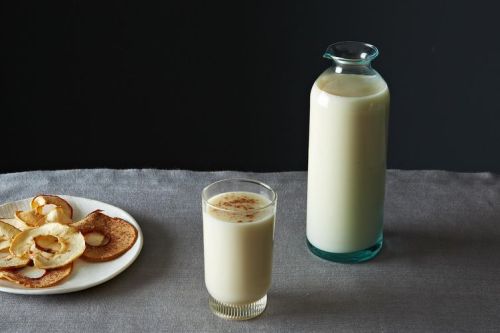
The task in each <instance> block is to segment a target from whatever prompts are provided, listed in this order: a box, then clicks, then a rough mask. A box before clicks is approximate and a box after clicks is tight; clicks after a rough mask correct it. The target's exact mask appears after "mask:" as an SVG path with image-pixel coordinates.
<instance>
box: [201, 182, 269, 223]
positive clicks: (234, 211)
mask: <svg viewBox="0 0 500 333" xmlns="http://www.w3.org/2000/svg"><path fill="white" fill-rule="evenodd" d="M236 181H237V182H242V183H251V184H255V185H259V186H262V187H263V188H265V189H266V190H268V191H270V192H271V194H272V199H271V202H270V203H268V204H267V205H265V206H262V207H259V208H254V209H249V210H245V211H244V212H241V213H242V214H243V213H245V214H248V212H258V211H261V210H264V209H267V208H269V207H271V206H274V205H275V204H276V200H277V199H278V194H277V193H276V191H275V190H273V189H272V188H271V186H269V185H267V184H266V183H263V182H261V181H258V180H253V179H248V178H227V179H221V180H218V181H216V182H213V183H211V184H209V185H207V186H205V187H204V188H203V190H202V191H201V199H202V201H203V203H204V204H206V205H207V206H209V207H211V208H212V209H215V210H220V211H224V212H230V213H240V211H237V210H232V209H226V208H221V207H217V206H214V205H212V204H211V203H209V202H208V200H209V199H210V198H207V191H208V190H209V189H210V188H211V187H212V186H215V185H217V184H220V183H225V182H236ZM257 194H258V193H257Z"/></svg>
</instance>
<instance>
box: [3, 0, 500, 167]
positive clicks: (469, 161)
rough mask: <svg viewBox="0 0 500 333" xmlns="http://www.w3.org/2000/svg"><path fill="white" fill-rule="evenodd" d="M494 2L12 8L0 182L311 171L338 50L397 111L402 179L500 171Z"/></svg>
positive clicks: (394, 161)
mask: <svg viewBox="0 0 500 333" xmlns="http://www.w3.org/2000/svg"><path fill="white" fill-rule="evenodd" d="M499 9H500V8H499V5H496V4H495V2H493V1H491V2H486V1H485V2H481V1H471V2H461V1H411V2H410V1H296V2H294V1H286V2H285V1H283V2H271V1H266V2H239V1H233V2H228V3H222V2H216V1H206V2H204V1H182V2H181V1H177V2H173V1H116V2H111V1H96V2H91V1H61V2H52V1H35V2H25V1H4V2H2V8H1V17H0V24H1V26H0V28H1V95H0V103H1V104H0V112H1V115H2V118H1V119H2V129H1V132H0V137H1V138H3V144H2V154H1V156H2V159H1V162H0V171H2V172H8V171H21V170H32V169H61V168H88V167H111V168H128V167H159V168H186V169H196V170H211V169H239V170H255V171H274V170H305V169H306V168H307V140H308V117H309V116H308V112H309V91H310V88H311V85H312V84H313V82H314V80H315V78H316V77H317V76H318V75H319V74H320V73H321V72H322V71H323V70H324V69H325V68H326V67H327V66H329V65H330V63H329V62H328V61H327V60H325V59H322V57H321V55H322V53H323V51H324V50H325V49H326V47H327V46H328V44H330V43H332V42H335V41H340V40H361V41H366V42H370V43H373V44H375V45H376V46H377V47H378V48H379V49H380V51H381V54H380V57H379V58H378V59H377V60H376V61H375V62H374V67H375V68H376V69H377V70H378V71H379V72H380V73H381V74H382V76H383V77H384V78H385V80H386V81H387V82H388V84H389V86H390V89H391V94H392V100H391V120H390V131H389V139H390V144H389V156H388V166H389V167H390V168H403V169H449V170H459V171H480V170H489V171H495V172H499V171H500V152H499V150H498V142H499V141H500V131H499V130H498V124H499V121H500V102H499V101H500V99H499V96H498V95H499V94H500V92H499V87H500V81H499V78H500V75H499V74H500V61H499V55H500V34H499V32H500V28H499V14H498V13H499Z"/></svg>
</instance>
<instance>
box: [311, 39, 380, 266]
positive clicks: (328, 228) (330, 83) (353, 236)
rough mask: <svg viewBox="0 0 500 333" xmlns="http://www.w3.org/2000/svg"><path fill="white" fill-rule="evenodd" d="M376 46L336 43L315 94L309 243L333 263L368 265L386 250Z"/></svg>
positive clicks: (319, 78) (331, 49) (312, 97)
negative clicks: (381, 250)
mask: <svg viewBox="0 0 500 333" xmlns="http://www.w3.org/2000/svg"><path fill="white" fill-rule="evenodd" d="M377 55H378V50H377V48H376V47H375V46H373V45H370V44H366V43H361V42H353V41H346V42H338V43H335V44H332V45H330V46H329V47H328V49H327V51H326V53H325V54H324V57H325V58H327V59H331V60H333V66H331V67H330V68H328V69H327V70H325V71H324V72H323V73H322V74H321V75H320V76H319V77H318V79H317V80H316V82H315V83H314V85H313V87H312V91H311V99H310V126H309V165H308V189H307V244H308V247H309V249H310V250H311V251H312V252H313V253H314V254H315V255H317V256H319V257H322V258H324V259H327V260H330V261H337V262H361V261H366V260H369V259H371V258H373V257H374V256H376V255H377V253H378V252H379V251H380V249H381V247H382V243H383V208H384V188H385V170H386V150H387V127H388V119H389V89H388V87H387V84H386V83H385V81H384V79H383V78H382V77H381V76H380V74H378V73H377V72H376V71H375V70H374V69H373V68H372V67H371V62H372V60H373V59H375V58H376V57H377Z"/></svg>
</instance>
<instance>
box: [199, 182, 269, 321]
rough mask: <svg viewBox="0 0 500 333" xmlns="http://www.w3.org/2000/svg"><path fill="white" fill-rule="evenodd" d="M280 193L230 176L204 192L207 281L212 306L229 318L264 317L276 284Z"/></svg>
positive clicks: (221, 314)
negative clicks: (274, 267)
mask: <svg viewBox="0 0 500 333" xmlns="http://www.w3.org/2000/svg"><path fill="white" fill-rule="evenodd" d="M276 200H277V195H276V193H275V192H274V191H273V190H272V189H271V187H269V186H268V185H266V184H264V183H261V182H258V181H254V180H248V179H227V180H221V181H218V182H215V183H213V184H210V185H208V186H207V187H205V188H204V189H203V192H202V205H203V245H204V257H205V285H206V287H207V290H208V293H209V306H210V309H211V310H212V312H213V313H214V314H216V315H217V316H219V317H222V318H225V319H236V320H246V319H251V318H254V317H256V316H258V315H260V314H261V313H262V312H263V311H264V310H265V308H266V305H267V291H268V289H269V287H270V286H271V271H272V259H273V239H274V223H275V216H276Z"/></svg>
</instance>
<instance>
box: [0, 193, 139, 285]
mask: <svg viewBox="0 0 500 333" xmlns="http://www.w3.org/2000/svg"><path fill="white" fill-rule="evenodd" d="M51 195H57V196H59V197H61V198H63V199H70V200H71V201H78V200H84V201H87V202H91V203H93V204H95V205H96V206H98V205H104V206H108V207H112V208H113V209H117V210H119V211H121V213H123V214H124V215H125V216H126V217H127V219H128V220H127V222H129V223H131V224H132V225H133V226H134V227H136V228H137V240H136V244H138V245H139V247H138V248H137V251H136V252H135V253H134V254H133V256H132V258H131V259H130V260H129V261H128V262H126V263H125V264H124V265H123V266H121V267H119V268H118V269H117V270H116V271H114V272H113V273H112V274H110V275H109V276H106V277H104V278H101V279H98V280H96V281H94V282H92V283H89V284H83V285H80V286H73V287H67V288H64V287H63V286H64V281H63V282H62V284H60V285H55V286H52V287H47V288H26V287H23V288H21V286H20V285H16V286H17V288H12V287H5V286H0V292H4V293H9V294H17V295H56V294H68V293H73V292H77V291H81V290H85V289H89V288H92V287H95V286H98V285H100V284H103V283H105V282H108V281H109V280H111V279H113V278H115V277H116V276H118V275H119V274H120V273H122V272H123V271H125V270H126V269H127V268H129V267H130V266H131V265H132V264H133V263H134V262H135V261H136V260H137V258H138V257H139V254H140V253H141V251H142V247H143V244H144V236H143V233H142V229H141V226H140V225H139V223H138V222H137V221H136V220H135V219H134V217H133V216H132V215H130V213H128V212H127V211H125V210H124V209H122V208H120V207H116V206H114V205H111V204H109V203H106V202H102V201H99V200H95V199H89V198H84V197H78V196H74V195H67V194H51ZM32 198H34V197H29V198H24V199H19V200H14V201H8V202H5V203H2V204H1V205H0V207H3V206H6V205H10V204H15V203H19V202H25V201H29V200H31V199H32ZM102 209H103V210H106V208H105V207H102ZM136 244H134V246H135V245H136ZM77 260H78V259H77ZM80 260H82V259H80ZM12 283H13V282H12Z"/></svg>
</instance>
